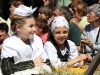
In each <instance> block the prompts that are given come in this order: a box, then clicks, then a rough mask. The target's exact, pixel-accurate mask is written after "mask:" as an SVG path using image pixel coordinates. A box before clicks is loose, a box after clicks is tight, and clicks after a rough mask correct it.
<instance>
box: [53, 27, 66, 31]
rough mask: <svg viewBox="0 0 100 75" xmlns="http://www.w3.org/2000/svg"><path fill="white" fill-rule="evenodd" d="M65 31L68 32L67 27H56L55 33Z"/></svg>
mask: <svg viewBox="0 0 100 75" xmlns="http://www.w3.org/2000/svg"><path fill="white" fill-rule="evenodd" d="M65 30H67V31H68V28H67V27H65V26H60V27H55V29H54V32H55V31H65Z"/></svg>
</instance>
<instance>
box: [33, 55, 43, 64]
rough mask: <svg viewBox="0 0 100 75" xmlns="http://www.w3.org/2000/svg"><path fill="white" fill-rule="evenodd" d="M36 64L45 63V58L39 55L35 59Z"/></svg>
mask: <svg viewBox="0 0 100 75" xmlns="http://www.w3.org/2000/svg"><path fill="white" fill-rule="evenodd" d="M33 62H34V64H35V66H41V65H43V64H44V59H43V58H42V57H37V58H35V60H33Z"/></svg>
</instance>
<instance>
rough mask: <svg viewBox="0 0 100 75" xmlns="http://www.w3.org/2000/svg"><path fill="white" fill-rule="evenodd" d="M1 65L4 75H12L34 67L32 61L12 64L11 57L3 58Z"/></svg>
mask: <svg viewBox="0 0 100 75" xmlns="http://www.w3.org/2000/svg"><path fill="white" fill-rule="evenodd" d="M1 64H2V65H1V69H2V72H3V74H4V75H9V74H13V73H14V72H17V71H22V70H26V69H31V68H33V67H34V62H33V61H32V60H30V61H25V62H20V63H17V64H14V60H13V57H12V58H9V57H8V58H3V59H2V62H1Z"/></svg>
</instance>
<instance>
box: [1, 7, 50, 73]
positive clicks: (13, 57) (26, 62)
mask: <svg viewBox="0 0 100 75" xmlns="http://www.w3.org/2000/svg"><path fill="white" fill-rule="evenodd" d="M22 9H23V10H22ZM25 10H26V11H27V10H30V12H29V11H27V12H25ZM33 11H34V10H32V8H29V7H27V6H24V5H20V6H19V7H18V8H16V9H15V11H14V13H15V14H18V15H21V16H28V15H31V14H32V13H33ZM29 42H30V45H27V44H25V43H24V42H23V41H22V40H21V39H20V38H18V36H17V34H16V33H14V34H13V35H12V36H11V37H9V38H7V39H6V40H5V41H4V43H3V46H2V52H1V70H2V73H3V75H31V74H41V73H44V71H48V72H51V68H50V67H49V66H48V65H46V64H44V65H43V66H37V67H36V66H35V64H34V62H33V60H34V59H35V58H36V57H39V56H41V57H42V58H43V59H44V62H45V60H46V59H47V58H48V56H47V54H46V52H45V50H44V48H43V44H42V40H41V38H39V37H38V36H37V35H35V34H34V36H33V39H29Z"/></svg>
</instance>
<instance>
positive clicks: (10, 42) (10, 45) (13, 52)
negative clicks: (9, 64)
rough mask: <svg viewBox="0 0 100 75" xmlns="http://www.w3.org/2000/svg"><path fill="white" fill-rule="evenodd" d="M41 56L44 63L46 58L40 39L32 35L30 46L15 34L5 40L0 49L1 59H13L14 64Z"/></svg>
mask: <svg viewBox="0 0 100 75" xmlns="http://www.w3.org/2000/svg"><path fill="white" fill-rule="evenodd" d="M38 56H41V57H43V58H44V61H45V60H46V59H47V58H48V56H47V54H46V52H45V50H44V48H43V44H42V40H41V38H39V37H38V36H37V35H35V34H34V37H33V39H30V46H29V45H26V44H25V43H24V42H23V41H22V40H21V39H19V38H18V37H17V36H16V34H13V35H12V36H11V37H9V38H7V39H6V40H5V41H4V43H3V47H2V51H1V59H3V58H8V57H14V61H15V63H19V62H22V61H28V60H34V59H35V58H36V57H38Z"/></svg>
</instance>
